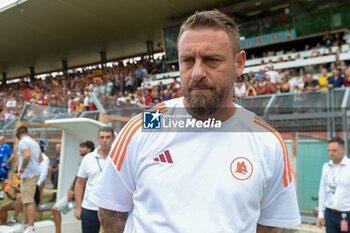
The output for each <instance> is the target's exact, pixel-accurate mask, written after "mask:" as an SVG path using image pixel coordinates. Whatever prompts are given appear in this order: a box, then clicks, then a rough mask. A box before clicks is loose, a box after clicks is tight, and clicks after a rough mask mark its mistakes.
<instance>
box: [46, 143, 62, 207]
mask: <svg viewBox="0 0 350 233" xmlns="http://www.w3.org/2000/svg"><path fill="white" fill-rule="evenodd" d="M60 152H61V144H59V143H58V144H56V154H55V155H54V157H53V160H52V166H51V182H52V186H53V187H52V188H53V190H54V192H53V194H52V197H51V198H50V200H49V202H55V201H56V192H57V182H58V171H59V170H60Z"/></svg>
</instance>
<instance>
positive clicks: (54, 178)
mask: <svg viewBox="0 0 350 233" xmlns="http://www.w3.org/2000/svg"><path fill="white" fill-rule="evenodd" d="M51 182H52V186H53V187H52V188H53V189H55V190H57V183H58V171H52V172H51ZM56 192H57V191H56ZM56 192H54V193H53V195H52V198H53V199H55V200H56Z"/></svg>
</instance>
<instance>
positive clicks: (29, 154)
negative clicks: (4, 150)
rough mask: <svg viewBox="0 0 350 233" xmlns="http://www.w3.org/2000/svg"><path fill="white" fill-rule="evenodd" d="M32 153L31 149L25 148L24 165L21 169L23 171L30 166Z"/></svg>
mask: <svg viewBox="0 0 350 233" xmlns="http://www.w3.org/2000/svg"><path fill="white" fill-rule="evenodd" d="M31 156H32V155H31V153H30V150H29V148H25V149H24V150H23V163H22V167H21V170H23V171H24V170H25V169H26V168H27V166H28V164H29V161H30V158H31Z"/></svg>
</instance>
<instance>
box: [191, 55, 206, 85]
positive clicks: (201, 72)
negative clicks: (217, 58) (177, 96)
mask: <svg viewBox="0 0 350 233" xmlns="http://www.w3.org/2000/svg"><path fill="white" fill-rule="evenodd" d="M205 77H206V70H205V64H204V63H203V62H202V61H201V60H196V61H195V63H194V65H193V69H192V74H191V78H192V79H194V80H196V81H199V80H201V79H202V78H205Z"/></svg>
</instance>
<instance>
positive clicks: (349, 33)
mask: <svg viewBox="0 0 350 233" xmlns="http://www.w3.org/2000/svg"><path fill="white" fill-rule="evenodd" d="M343 40H344V41H345V43H347V44H350V28H348V29H346V30H345V32H344V35H343Z"/></svg>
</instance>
